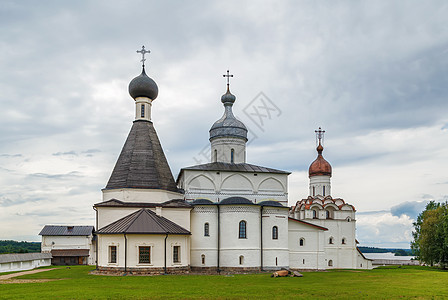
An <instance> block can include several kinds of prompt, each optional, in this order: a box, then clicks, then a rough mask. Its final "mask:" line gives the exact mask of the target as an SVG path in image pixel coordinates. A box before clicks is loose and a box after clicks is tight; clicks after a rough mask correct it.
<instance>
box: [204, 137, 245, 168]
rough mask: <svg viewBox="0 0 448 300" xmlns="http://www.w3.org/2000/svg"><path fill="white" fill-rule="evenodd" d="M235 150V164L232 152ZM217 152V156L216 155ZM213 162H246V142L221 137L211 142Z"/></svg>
mask: <svg viewBox="0 0 448 300" xmlns="http://www.w3.org/2000/svg"><path fill="white" fill-rule="evenodd" d="M232 149H233V155H234V156H233V162H232V161H231V152H232ZM215 150H216V154H215ZM211 159H212V162H225V163H235V164H241V163H245V162H246V141H245V140H243V139H238V138H231V137H219V138H215V139H213V140H212V141H211Z"/></svg>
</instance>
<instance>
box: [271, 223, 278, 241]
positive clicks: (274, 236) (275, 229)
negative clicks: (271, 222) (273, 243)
mask: <svg viewBox="0 0 448 300" xmlns="http://www.w3.org/2000/svg"><path fill="white" fill-rule="evenodd" d="M272 239H273V240H278V227H277V226H272Z"/></svg>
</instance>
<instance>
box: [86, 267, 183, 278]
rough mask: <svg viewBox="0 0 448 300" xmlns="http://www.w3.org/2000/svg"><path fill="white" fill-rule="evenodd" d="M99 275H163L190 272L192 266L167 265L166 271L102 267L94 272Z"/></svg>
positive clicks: (162, 269) (159, 269)
mask: <svg viewBox="0 0 448 300" xmlns="http://www.w3.org/2000/svg"><path fill="white" fill-rule="evenodd" d="M92 273H93V274H98V275H118V276H121V275H163V274H189V273H190V266H186V267H175V268H173V267H167V268H166V273H165V269H164V268H132V267H128V268H126V270H125V269H124V268H123V267H117V268H113V267H100V266H98V268H97V269H96V270H95V271H93V272H92Z"/></svg>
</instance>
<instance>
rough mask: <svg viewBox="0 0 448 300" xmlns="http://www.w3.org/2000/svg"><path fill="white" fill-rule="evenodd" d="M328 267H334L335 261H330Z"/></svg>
mask: <svg viewBox="0 0 448 300" xmlns="http://www.w3.org/2000/svg"><path fill="white" fill-rule="evenodd" d="M328 266H329V267H332V266H333V261H332V260H331V259H330V260H329V261H328Z"/></svg>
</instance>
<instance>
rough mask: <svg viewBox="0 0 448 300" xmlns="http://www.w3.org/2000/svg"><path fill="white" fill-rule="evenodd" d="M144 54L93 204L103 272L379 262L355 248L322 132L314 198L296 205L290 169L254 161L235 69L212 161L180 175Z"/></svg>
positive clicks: (351, 220) (351, 219)
mask: <svg viewBox="0 0 448 300" xmlns="http://www.w3.org/2000/svg"><path fill="white" fill-rule="evenodd" d="M137 52H139V53H141V54H142V62H143V65H142V71H141V74H140V75H139V76H137V77H135V78H134V79H132V81H131V82H130V84H129V94H130V96H131V97H132V98H133V100H134V102H135V119H134V120H133V123H132V126H131V129H130V132H129V134H128V137H127V139H126V141H125V143H124V146H123V148H122V151H121V153H120V155H119V157H118V160H117V162H116V164H115V167H114V168H113V171H112V174H111V175H110V178H109V181H108V182H107V184H106V186H105V188H104V189H102V197H103V199H102V201H101V202H99V203H96V204H95V205H94V206H93V208H94V210H95V212H96V224H95V228H96V231H95V236H96V240H95V245H96V251H95V252H94V253H95V254H94V255H95V256H96V257H95V258H94V261H95V264H96V266H97V271H98V272H100V273H101V272H104V273H110V272H116V273H132V274H155V273H157V274H160V273H165V274H166V273H188V272H206V273H220V272H225V273H232V272H233V273H238V272H259V271H263V270H278V269H281V268H290V269H297V270H301V269H310V270H325V269H331V268H350V269H370V268H372V263H371V261H370V260H368V259H366V258H365V257H364V256H363V255H362V253H361V252H360V251H359V250H358V248H357V246H356V245H357V241H356V217H355V212H356V211H355V207H354V206H353V205H350V204H348V203H346V202H345V201H344V200H342V199H340V198H333V197H332V195H331V176H332V167H331V165H330V163H328V161H326V160H325V159H324V157H323V154H322V153H323V150H324V148H323V142H322V141H323V134H324V131H323V130H321V129H320V128H319V130H317V132H316V133H317V158H316V160H315V161H314V162H312V163H311V165H310V167H309V192H308V196H307V197H306V198H304V199H302V200H299V201H297V202H296V203H295V205H293V206H292V207H289V205H288V175H289V174H290V172H288V171H283V170H278V169H275V168H269V167H264V166H259V165H256V164H251V163H248V162H247V156H246V144H247V141H248V138H247V133H248V130H247V128H246V126H245V125H244V124H243V122H241V121H240V120H238V119H237V118H236V117H235V115H234V114H233V110H232V108H233V105H234V104H235V102H236V96H235V95H233V94H232V93H231V91H230V83H229V81H228V79H229V77H230V76H231V75H229V72H227V75H225V76H226V77H227V86H226V91H225V93H224V94H223V95H222V97H221V104H222V105H223V106H224V107H223V108H222V107H221V110H222V109H223V111H224V112H223V115H222V117H221V118H220V119H218V120H217V121H216V122H215V123H214V124H213V125H212V126H211V128H210V130H209V133H210V138H209V141H210V157H211V161H210V162H209V163H206V164H200V165H194V166H189V167H184V168H182V169H181V170H180V172H179V175H178V177H177V179H176V180H175V179H174V177H173V174H172V172H171V169H170V166H169V165H168V161H167V159H166V157H165V154H164V151H163V147H162V145H161V143H160V140H159V138H158V135H157V132H156V129H155V124H154V123H153V121H152V119H151V110H152V105H153V104H154V103H155V104H157V101H156V99H157V96H158V86H157V84H156V82H155V81H154V80H153V79H151V78H150V77H149V76H148V75H147V72H146V70H145V57H144V56H145V54H146V53H148V52H149V51H147V50H145V48H144V47H143V48H142V50H140V51H137ZM159 101H160V100H159ZM163 101H169V99H163ZM216 102H217V104H218V101H216ZM218 111H219V106H218V105H217V113H218ZM204 126H206V124H204Z"/></svg>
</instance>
